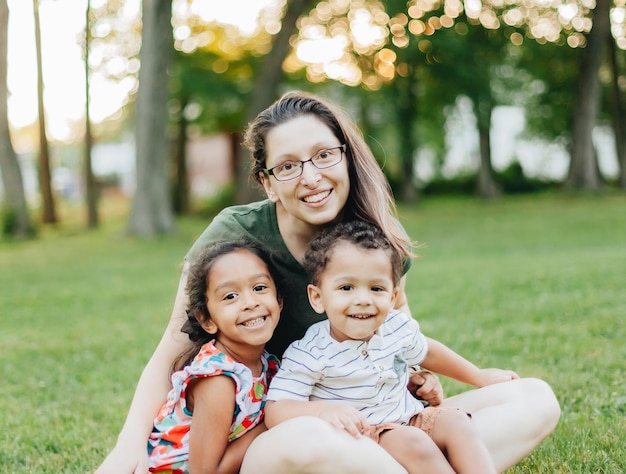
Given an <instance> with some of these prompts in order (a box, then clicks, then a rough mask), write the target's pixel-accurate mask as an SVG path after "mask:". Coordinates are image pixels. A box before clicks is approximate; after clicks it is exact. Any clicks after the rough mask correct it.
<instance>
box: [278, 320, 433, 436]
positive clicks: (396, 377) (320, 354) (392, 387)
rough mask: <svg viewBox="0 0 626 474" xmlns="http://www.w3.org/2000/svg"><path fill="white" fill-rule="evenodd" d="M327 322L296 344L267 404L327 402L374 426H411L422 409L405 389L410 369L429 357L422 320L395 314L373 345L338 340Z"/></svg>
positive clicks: (383, 325) (318, 325)
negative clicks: (344, 406)
mask: <svg viewBox="0 0 626 474" xmlns="http://www.w3.org/2000/svg"><path fill="white" fill-rule="evenodd" d="M329 331H330V326H329V323H328V320H325V321H321V322H319V323H316V324H314V325H313V326H311V327H310V328H309V329H308V330H307V332H306V334H305V335H304V337H303V338H302V339H300V340H298V341H295V342H294V343H292V344H291V345H290V346H289V347H288V348H287V350H286V351H285V354H284V355H283V360H282V362H281V366H280V369H279V371H278V373H277V374H276V376H275V377H274V378H273V380H272V382H271V384H270V389H269V391H268V394H267V399H268V400H273V401H278V400H284V399H288V400H301V401H307V400H326V401H333V402H341V403H345V404H348V405H351V406H353V407H355V408H356V409H358V410H360V411H361V412H363V414H364V415H365V416H366V417H367V419H368V420H369V422H370V423H372V424H374V425H377V424H380V423H391V422H396V423H407V422H408V421H409V420H410V419H411V417H412V416H413V415H415V414H416V413H419V412H421V411H422V409H423V405H422V404H421V402H420V401H419V400H417V399H416V398H414V397H413V396H412V395H411V394H410V393H409V391H408V390H407V388H406V386H407V383H408V377H409V375H408V368H409V367H416V366H418V365H419V364H420V363H421V362H422V361H423V360H424V358H425V357H426V353H427V352H428V345H427V343H426V339H425V338H424V336H423V335H422V333H421V332H420V330H419V324H418V323H417V321H415V320H414V319H412V318H411V317H409V316H408V315H406V314H405V313H403V312H401V311H396V310H394V311H392V312H391V313H389V316H387V319H386V320H385V322H384V323H383V324H382V326H381V327H380V328H378V331H377V332H376V334H374V336H372V338H371V339H370V340H369V341H354V340H347V341H343V342H338V341H336V340H335V339H333V338H332V337H331V335H330V332H329Z"/></svg>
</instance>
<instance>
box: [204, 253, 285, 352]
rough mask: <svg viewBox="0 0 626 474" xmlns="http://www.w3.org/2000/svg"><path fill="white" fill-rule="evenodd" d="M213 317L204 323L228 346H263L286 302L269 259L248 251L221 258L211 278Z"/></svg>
mask: <svg viewBox="0 0 626 474" xmlns="http://www.w3.org/2000/svg"><path fill="white" fill-rule="evenodd" d="M206 297H207V307H208V310H209V314H210V315H211V317H210V318H209V320H208V321H207V322H206V323H204V324H203V325H202V327H204V329H205V330H206V331H207V332H208V333H210V334H217V340H218V341H220V342H222V344H224V345H226V346H228V347H231V348H233V347H235V346H237V345H239V346H241V345H248V346H262V345H264V344H265V343H266V342H267V341H269V339H270V338H271V337H272V334H273V333H274V328H276V325H277V324H278V320H279V318H280V310H281V307H282V304H281V303H279V301H278V299H277V294H276V285H275V284H274V280H273V279H272V277H271V275H270V272H269V270H268V269H267V266H266V265H265V262H263V260H261V259H260V258H259V257H257V256H256V255H255V254H254V253H252V252H249V251H247V250H236V251H234V252H231V253H229V254H226V255H223V256H221V257H219V258H218V259H217V260H216V261H215V262H213V265H212V266H211V270H210V272H209V278H208V279H207V289H206Z"/></svg>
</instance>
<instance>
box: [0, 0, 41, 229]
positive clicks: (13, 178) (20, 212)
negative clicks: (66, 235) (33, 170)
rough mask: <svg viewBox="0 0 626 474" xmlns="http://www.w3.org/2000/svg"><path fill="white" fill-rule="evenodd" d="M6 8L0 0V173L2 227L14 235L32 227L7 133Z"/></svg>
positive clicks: (5, 4) (20, 173)
mask: <svg viewBox="0 0 626 474" xmlns="http://www.w3.org/2000/svg"><path fill="white" fill-rule="evenodd" d="M8 25H9V8H8V5H7V2H6V1H4V0H2V1H0V32H1V33H0V174H1V175H2V185H3V187H4V207H5V209H4V212H3V216H2V223H1V224H2V229H1V231H3V232H6V233H7V234H8V235H12V236H14V237H28V236H31V235H33V234H34V229H33V226H32V223H31V220H30V217H29V215H28V208H27V206H26V196H25V194H24V183H23V181H22V170H21V169H20V165H19V162H18V161H17V156H16V155H15V150H14V149H13V145H12V143H11V135H10V133H9V118H8V111H7V97H8V88H7V27H8Z"/></svg>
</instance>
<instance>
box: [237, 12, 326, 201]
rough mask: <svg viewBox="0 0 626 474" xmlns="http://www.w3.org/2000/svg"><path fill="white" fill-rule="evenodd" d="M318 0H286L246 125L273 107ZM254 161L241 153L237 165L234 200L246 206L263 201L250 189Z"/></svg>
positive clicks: (253, 96)
mask: <svg viewBox="0 0 626 474" xmlns="http://www.w3.org/2000/svg"><path fill="white" fill-rule="evenodd" d="M316 3H317V0H287V11H286V12H285V16H284V17H283V19H282V27H281V29H280V31H279V32H278V34H277V35H276V37H275V38H274V44H273V46H272V49H271V51H270V52H269V53H268V54H267V55H266V56H265V58H264V59H263V61H262V63H261V68H260V70H259V72H258V74H257V78H256V81H255V85H254V89H253V92H252V95H251V97H250V102H249V103H248V107H247V109H246V115H245V119H246V124H248V123H249V122H250V121H252V120H253V119H254V118H255V117H256V116H257V114H258V113H259V112H261V111H262V110H263V109H265V108H266V107H267V106H268V105H270V104H271V103H272V102H273V101H274V100H275V99H276V96H277V95H278V87H279V85H280V82H281V79H282V78H283V67H282V64H283V61H284V60H285V58H286V57H287V54H288V53H289V48H290V44H289V39H290V38H291V36H292V35H293V34H294V33H296V32H297V28H296V22H297V20H298V18H299V17H300V16H301V15H302V14H303V13H304V12H305V11H306V10H307V8H311V7H312V6H313V5H314V4H316ZM250 169H251V158H250V153H249V152H248V150H247V149H243V150H242V151H241V153H240V154H239V165H238V166H237V192H236V196H235V200H236V201H237V203H239V204H245V203H248V202H252V201H255V200H258V199H260V198H261V197H262V196H263V193H262V190H261V189H260V188H259V187H257V186H250V181H249V177H250Z"/></svg>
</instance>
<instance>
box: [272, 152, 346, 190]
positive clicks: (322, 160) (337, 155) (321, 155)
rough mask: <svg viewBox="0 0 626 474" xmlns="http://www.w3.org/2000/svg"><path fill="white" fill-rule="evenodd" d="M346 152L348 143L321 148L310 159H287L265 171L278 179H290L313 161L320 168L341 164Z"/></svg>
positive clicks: (299, 173)
mask: <svg viewBox="0 0 626 474" xmlns="http://www.w3.org/2000/svg"><path fill="white" fill-rule="evenodd" d="M345 152H346V144H345V143H344V144H343V145H340V146H336V147H333V148H326V149H325V150H320V151H318V152H317V153H316V154H315V155H313V156H312V157H311V158H309V159H308V160H304V161H285V162H283V163H281V164H280V165H278V166H274V167H273V168H269V169H267V168H264V169H263V171H265V172H266V173H267V174H269V175H272V176H274V178H276V180H277V181H289V180H291V179H296V178H297V177H299V176H300V175H302V171H304V164H305V163H308V162H311V164H313V166H315V167H316V168H317V169H318V170H323V169H326V168H330V167H331V166H335V165H337V164H339V163H340V162H341V159H342V158H343V154H344V153H345Z"/></svg>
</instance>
